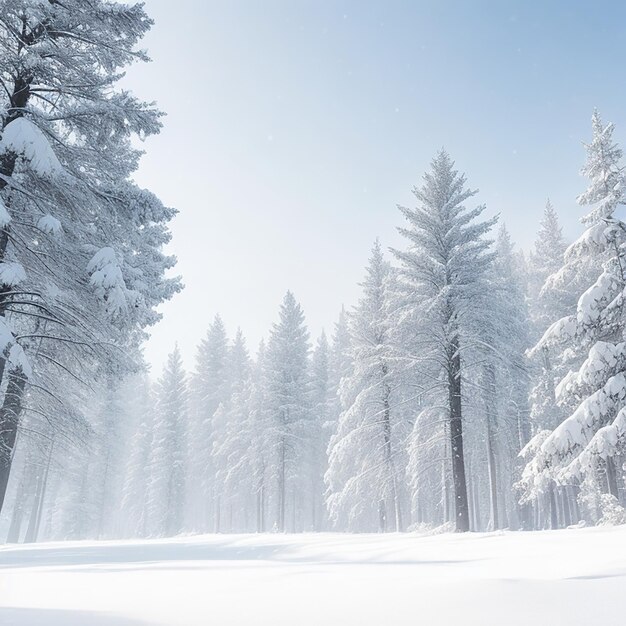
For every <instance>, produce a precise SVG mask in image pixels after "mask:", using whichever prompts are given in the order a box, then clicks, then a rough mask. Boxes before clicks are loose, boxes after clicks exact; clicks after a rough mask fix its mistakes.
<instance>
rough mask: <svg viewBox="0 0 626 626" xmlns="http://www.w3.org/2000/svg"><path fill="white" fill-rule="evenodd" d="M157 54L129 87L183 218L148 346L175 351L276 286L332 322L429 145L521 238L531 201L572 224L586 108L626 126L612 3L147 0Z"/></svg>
mask: <svg viewBox="0 0 626 626" xmlns="http://www.w3.org/2000/svg"><path fill="white" fill-rule="evenodd" d="M145 4H146V9H147V11H148V12H149V13H150V15H151V16H152V17H153V18H154V19H155V20H156V25H155V27H154V29H153V31H152V32H151V33H150V35H149V36H148V37H147V38H146V40H145V47H146V48H147V49H148V51H149V53H150V55H151V57H152V59H153V62H152V63H151V64H150V65H149V66H141V67H136V68H134V69H132V70H131V71H130V72H129V76H128V80H127V84H128V86H130V87H131V88H132V89H133V91H135V92H136V93H137V94H138V95H140V96H142V97H143V98H145V99H149V100H153V99H154V100H156V101H157V102H158V104H159V106H160V107H161V108H162V109H163V110H164V111H165V112H166V113H167V114H168V115H167V117H166V118H165V128H164V130H163V132H162V134H161V135H160V136H158V137H156V138H152V139H150V140H149V141H148V142H147V143H146V145H145V149H146V151H147V154H146V156H145V157H144V159H143V161H142V165H141V168H140V171H139V172H138V175H137V180H138V181H139V182H140V184H142V185H144V186H147V187H149V188H150V189H152V190H153V191H155V192H156V193H157V194H158V195H159V196H160V197H161V198H162V199H163V200H164V201H165V202H167V203H168V204H170V205H172V206H175V207H177V208H178V209H179V210H180V215H179V217H178V218H177V219H176V221H175V223H174V225H173V230H174V240H173V242H172V245H171V250H172V252H174V253H175V254H177V256H178V257H179V271H180V273H182V275H183V278H184V281H185V283H186V285H187V288H186V290H185V292H184V293H183V294H181V295H179V296H178V297H177V298H176V299H175V300H174V301H173V302H171V303H168V304H167V305H165V306H164V307H163V313H164V320H163V322H162V323H161V324H160V325H159V326H158V327H156V328H155V329H154V332H153V337H152V339H151V341H150V342H149V344H148V346H147V350H146V355H147V357H148V359H149V361H150V362H151V363H153V364H154V366H155V368H156V369H158V368H159V367H160V365H161V363H162V362H163V360H164V357H165V355H166V354H167V352H168V351H169V350H171V348H172V347H173V344H174V342H175V341H176V340H178V341H179V343H180V345H181V348H182V349H183V353H184V356H185V360H186V362H187V363H188V364H189V365H191V364H192V363H193V354H194V346H195V344H196V343H197V341H198V339H199V338H200V337H201V336H203V335H204V333H205V331H206V328H207V326H208V324H209V323H210V321H211V319H212V317H213V316H214V315H215V313H218V312H219V313H221V315H222V316H223V318H224V320H225V322H226V324H227V326H228V328H229V330H230V331H231V333H234V331H235V329H236V327H237V326H241V328H242V330H243V331H244V333H245V334H246V335H247V336H248V338H249V340H250V344H251V348H253V349H254V348H255V346H256V343H257V342H258V340H259V339H260V338H261V337H262V336H263V335H265V334H266V333H267V330H268V329H269V327H270V325H271V323H272V322H273V321H274V319H275V317H276V311H277V308H278V305H279V303H280V300H281V299H282V296H283V294H284V292H285V291H286V290H287V289H291V290H292V291H294V292H295V294H296V297H297V298H298V299H299V300H300V301H301V303H302V305H303V307H304V309H305V313H306V314H307V318H308V320H309V324H310V328H311V332H312V334H313V335H314V336H315V335H317V334H318V333H319V331H320V330H321V328H322V327H325V328H326V330H327V331H328V332H332V324H333V321H334V319H335V318H336V316H337V313H338V311H339V308H340V307H341V304H342V303H344V304H346V305H347V306H349V305H351V304H352V303H353V302H354V301H355V300H356V298H357V297H358V286H357V283H358V281H359V280H360V279H361V276H362V273H363V267H364V264H365V263H366V261H367V257H368V255H369V249H370V247H371V245H372V242H373V240H374V239H375V238H376V237H377V236H378V237H380V239H381V241H382V243H383V244H384V245H385V246H389V245H396V244H397V243H399V240H398V236H397V234H396V233H395V227H396V226H397V225H401V223H402V221H401V216H400V214H399V212H398V211H397V209H396V208H395V207H396V204H409V203H411V202H412V195H411V189H412V187H413V186H414V185H416V184H419V182H420V177H421V175H422V173H423V172H424V170H425V169H426V168H427V167H428V163H429V161H430V159H431V157H432V156H433V154H434V153H435V152H436V151H437V150H438V149H439V148H440V147H442V146H445V147H446V149H447V150H448V151H449V152H450V153H451V155H452V156H453V158H454V159H455V160H456V163H457V166H458V168H459V169H460V170H462V171H464V172H465V173H466V174H467V177H468V183H469V185H470V187H472V188H477V189H479V190H480V193H479V194H478V196H477V198H476V199H477V202H480V203H486V204H487V207H488V211H489V212H490V213H500V215H501V217H502V219H503V221H504V222H506V224H507V226H508V228H509V230H510V231H511V233H512V236H513V239H514V240H515V241H516V242H517V243H518V245H519V246H521V247H523V248H528V247H529V246H530V245H531V244H532V241H533V238H534V234H535V232H536V230H537V227H538V221H539V219H540V216H541V212H542V210H543V206H544V204H545V201H546V198H547V197H548V196H549V197H550V198H551V200H552V202H553V204H554V205H555V207H556V209H557V210H558V212H559V214H560V215H561V217H562V220H563V224H564V229H565V232H566V234H567V235H568V236H569V237H574V236H576V234H577V233H578V232H579V226H578V221H577V220H578V218H579V216H580V215H581V213H582V212H581V210H580V209H579V208H578V207H577V206H576V203H575V198H576V195H577V194H578V193H579V192H580V191H581V190H582V189H583V186H584V181H583V180H582V179H581V178H580V177H579V175H578V171H579V169H580V167H581V165H582V163H583V160H584V150H583V148H582V145H581V142H582V141H583V140H586V139H588V138H589V136H590V117H591V113H592V110H593V108H594V106H597V107H598V108H599V110H600V112H601V113H602V114H603V115H604V117H605V118H607V119H610V120H612V121H614V122H615V123H616V125H617V131H616V137H617V139H618V140H621V139H626V111H625V110H624V106H623V103H624V101H625V96H626V87H625V85H626V81H625V72H624V59H626V36H625V35H626V4H624V3H621V2H617V1H615V2H603V1H593V2H592V1H587V2H582V1H576V0H574V1H571V0H568V1H565V0H563V1H561V2H557V1H553V2H540V1H537V0H534V1H527V2H521V1H515V2H507V1H497V2H496V1H489V2H487V1H466V2H462V1H459V0H457V1H449V2H443V1H436V0H431V1H426V2H419V1H417V0H416V1H413V2H410V1H402V2H401V1H385V2H383V1H380V2H366V1H359V2H357V1H340V0H336V1H331V0H318V1H313V0H310V1H306V2H305V1H298V0H289V1H288V0H282V1H278V0H257V1H252V0H248V1H242V0H228V1H226V0H222V1H221V2H211V1H209V2H201V1H200V0H178V1H177V2H175V3H172V2H171V1H169V0H147V1H146V3H145Z"/></svg>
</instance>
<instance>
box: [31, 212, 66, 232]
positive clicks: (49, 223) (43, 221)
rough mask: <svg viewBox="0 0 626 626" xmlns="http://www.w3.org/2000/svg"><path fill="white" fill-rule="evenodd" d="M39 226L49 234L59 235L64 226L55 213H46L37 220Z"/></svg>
mask: <svg viewBox="0 0 626 626" xmlns="http://www.w3.org/2000/svg"><path fill="white" fill-rule="evenodd" d="M37 228H39V229H40V230H43V232H44V233H47V234H48V235H58V234H59V233H60V232H61V230H62V228H61V222H59V220H58V219H57V218H56V217H54V215H50V214H48V215H44V216H42V217H40V218H39V220H37Z"/></svg>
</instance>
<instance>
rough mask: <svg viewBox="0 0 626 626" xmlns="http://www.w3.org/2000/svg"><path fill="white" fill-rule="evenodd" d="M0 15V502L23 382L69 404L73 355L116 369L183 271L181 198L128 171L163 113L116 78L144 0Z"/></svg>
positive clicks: (23, 4)
mask: <svg viewBox="0 0 626 626" xmlns="http://www.w3.org/2000/svg"><path fill="white" fill-rule="evenodd" d="M0 15H2V20H1V21H0V44H1V47H2V50H3V53H2V55H1V58H0V84H2V85H4V86H5V89H3V90H2V91H1V92H0V328H1V330H2V332H1V336H2V339H1V341H0V343H1V346H0V385H1V388H2V389H6V390H7V392H6V393H4V394H3V396H2V398H1V399H0V508H1V507H2V504H3V501H4V495H5V491H6V486H7V482H8V477H9V473H10V468H11V460H12V458H13V451H14V446H15V440H16V435H17V431H18V428H19V424H20V420H21V415H22V412H23V409H24V403H25V400H26V392H27V391H30V390H32V389H42V388H45V389H46V390H47V392H48V393H49V394H55V395H56V397H57V399H58V401H59V404H62V403H63V400H64V395H65V394H64V386H63V383H64V380H63V374H64V373H66V372H67V371H68V370H69V371H71V372H72V374H73V375H74V376H80V372H78V369H79V368H78V366H77V364H80V365H81V366H83V367H85V369H88V370H89V371H92V372H94V373H96V374H97V376H104V375H106V372H107V370H108V369H109V366H110V365H111V363H114V364H118V365H119V362H120V361H121V360H123V359H122V354H123V353H122V352H120V351H119V350H117V349H116V346H120V345H123V346H124V347H125V348H129V347H130V346H133V347H136V346H137V345H138V343H139V342H140V341H141V340H142V339H143V338H144V337H145V335H144V334H143V332H142V331H143V329H144V328H145V327H146V326H148V325H150V324H153V323H155V322H156V321H157V320H158V319H159V317H160V315H159V314H158V313H157V312H156V310H155V308H156V306H157V305H158V304H159V303H161V302H162V301H163V300H165V299H167V298H169V297H170V296H171V295H172V294H173V293H175V292H176V291H177V290H178V289H179V288H180V284H179V281H178V279H165V278H164V272H165V271H166V270H167V269H168V268H170V267H171V266H172V265H173V264H174V259H173V258H170V257H167V256H164V255H163V253H162V251H161V248H162V246H163V244H165V243H167V241H169V233H168V231H167V222H168V221H169V220H170V219H171V218H172V217H173V215H174V214H175V211H173V210H172V209H168V208H166V207H164V206H163V205H162V204H161V202H160V201H159V200H158V199H157V198H156V197H155V196H154V195H153V194H152V193H150V192H148V191H145V190H142V189H139V188H138V187H137V186H136V185H135V184H134V183H133V182H132V181H131V175H132V173H133V171H134V170H135V169H136V167H137V163H138V157H139V155H140V153H139V152H138V151H137V150H136V149H135V148H134V147H133V145H132V144H133V142H132V139H133V137H137V136H141V137H145V136H148V135H152V134H155V133H157V132H158V131H159V129H160V121H159V117H160V113H159V112H158V111H157V110H156V109H155V108H154V107H153V106H152V105H149V104H146V103H144V102H141V101H140V100H138V99H136V98H134V97H133V96H132V95H131V94H130V93H129V92H128V91H125V90H121V89H119V88H118V86H117V83H118V81H119V79H120V77H121V76H122V75H123V73H124V69H125V67H127V66H128V65H129V64H131V63H133V62H134V61H136V60H146V56H145V54H144V53H142V52H140V51H138V50H137V49H136V46H137V44H138V42H139V40H140V39H141V38H142V37H143V36H144V34H145V33H146V32H147V31H148V29H149V28H150V26H151V21H150V20H149V19H148V18H147V16H146V14H145V12H144V10H143V6H142V5H141V4H135V5H123V4H119V3H115V2H108V1H105V0H94V1H93V2H89V3H85V2H83V1H82V0H68V1H67V2H65V1H64V2H38V1H37V2H35V1H30V0H2V1H1V2H0ZM85 33H88V36H85ZM111 155H115V156H114V158H112V156H111ZM42 363H43V366H42ZM98 370H101V371H98ZM42 371H43V372H44V374H45V376H44V378H43V379H42V378H41V377H40V374H41V372H42ZM57 409H58V407H57V408H55V411H54V414H55V415H57V414H63V413H64V412H65V413H67V412H68V411H71V410H72V407H71V406H70V405H69V403H65V406H64V410H57Z"/></svg>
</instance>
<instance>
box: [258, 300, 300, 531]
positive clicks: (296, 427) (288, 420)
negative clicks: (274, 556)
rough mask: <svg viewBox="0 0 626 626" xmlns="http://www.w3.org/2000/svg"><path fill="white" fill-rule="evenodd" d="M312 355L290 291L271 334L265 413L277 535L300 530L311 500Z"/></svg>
mask: <svg viewBox="0 0 626 626" xmlns="http://www.w3.org/2000/svg"><path fill="white" fill-rule="evenodd" d="M308 355H309V333H308V331H307V329H306V326H305V322H304V313H303V312H302V308H301V307H300V305H299V304H298V303H297V302H296V299H295V298H294V296H293V294H292V293H291V292H290V291H288V292H287V294H286V295H285V297H284V299H283V302H282V304H281V306H280V311H279V319H278V322H277V323H275V324H274V326H273V328H272V332H271V334H270V340H269V343H268V346H267V361H266V379H265V380H266V384H267V403H268V404H267V410H268V411H269V413H270V415H271V419H272V426H271V432H270V433H268V434H267V436H268V437H269V441H270V442H271V443H270V447H271V455H272V456H271V458H270V459H269V460H268V463H269V464H270V465H268V467H267V470H266V471H267V472H269V474H270V475H271V477H272V480H274V481H275V484H276V528H277V530H279V531H284V530H286V529H287V528H288V527H289V528H290V529H291V530H292V531H294V530H296V529H297V528H298V527H302V522H303V519H304V511H305V508H306V507H307V504H309V502H310V496H311V492H310V487H309V485H308V484H307V481H306V480H305V477H304V472H303V469H304V462H305V461H306V457H307V451H308V449H309V446H310V442H311V419H310V386H309V372H308ZM289 513H290V514H291V520H289V521H288V520H287V515H288V514H289ZM299 517H300V518H301V519H300V524H299V523H298V521H299V519H298V518H299Z"/></svg>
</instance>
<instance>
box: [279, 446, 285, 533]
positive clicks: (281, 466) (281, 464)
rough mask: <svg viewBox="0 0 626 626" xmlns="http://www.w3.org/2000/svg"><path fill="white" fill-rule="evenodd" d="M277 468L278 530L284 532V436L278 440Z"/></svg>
mask: <svg viewBox="0 0 626 626" xmlns="http://www.w3.org/2000/svg"><path fill="white" fill-rule="evenodd" d="M279 455H280V458H279V468H278V530H279V531H280V532H281V533H282V532H285V496H286V493H285V437H284V436H283V437H282V438H281V440H280V451H279Z"/></svg>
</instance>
